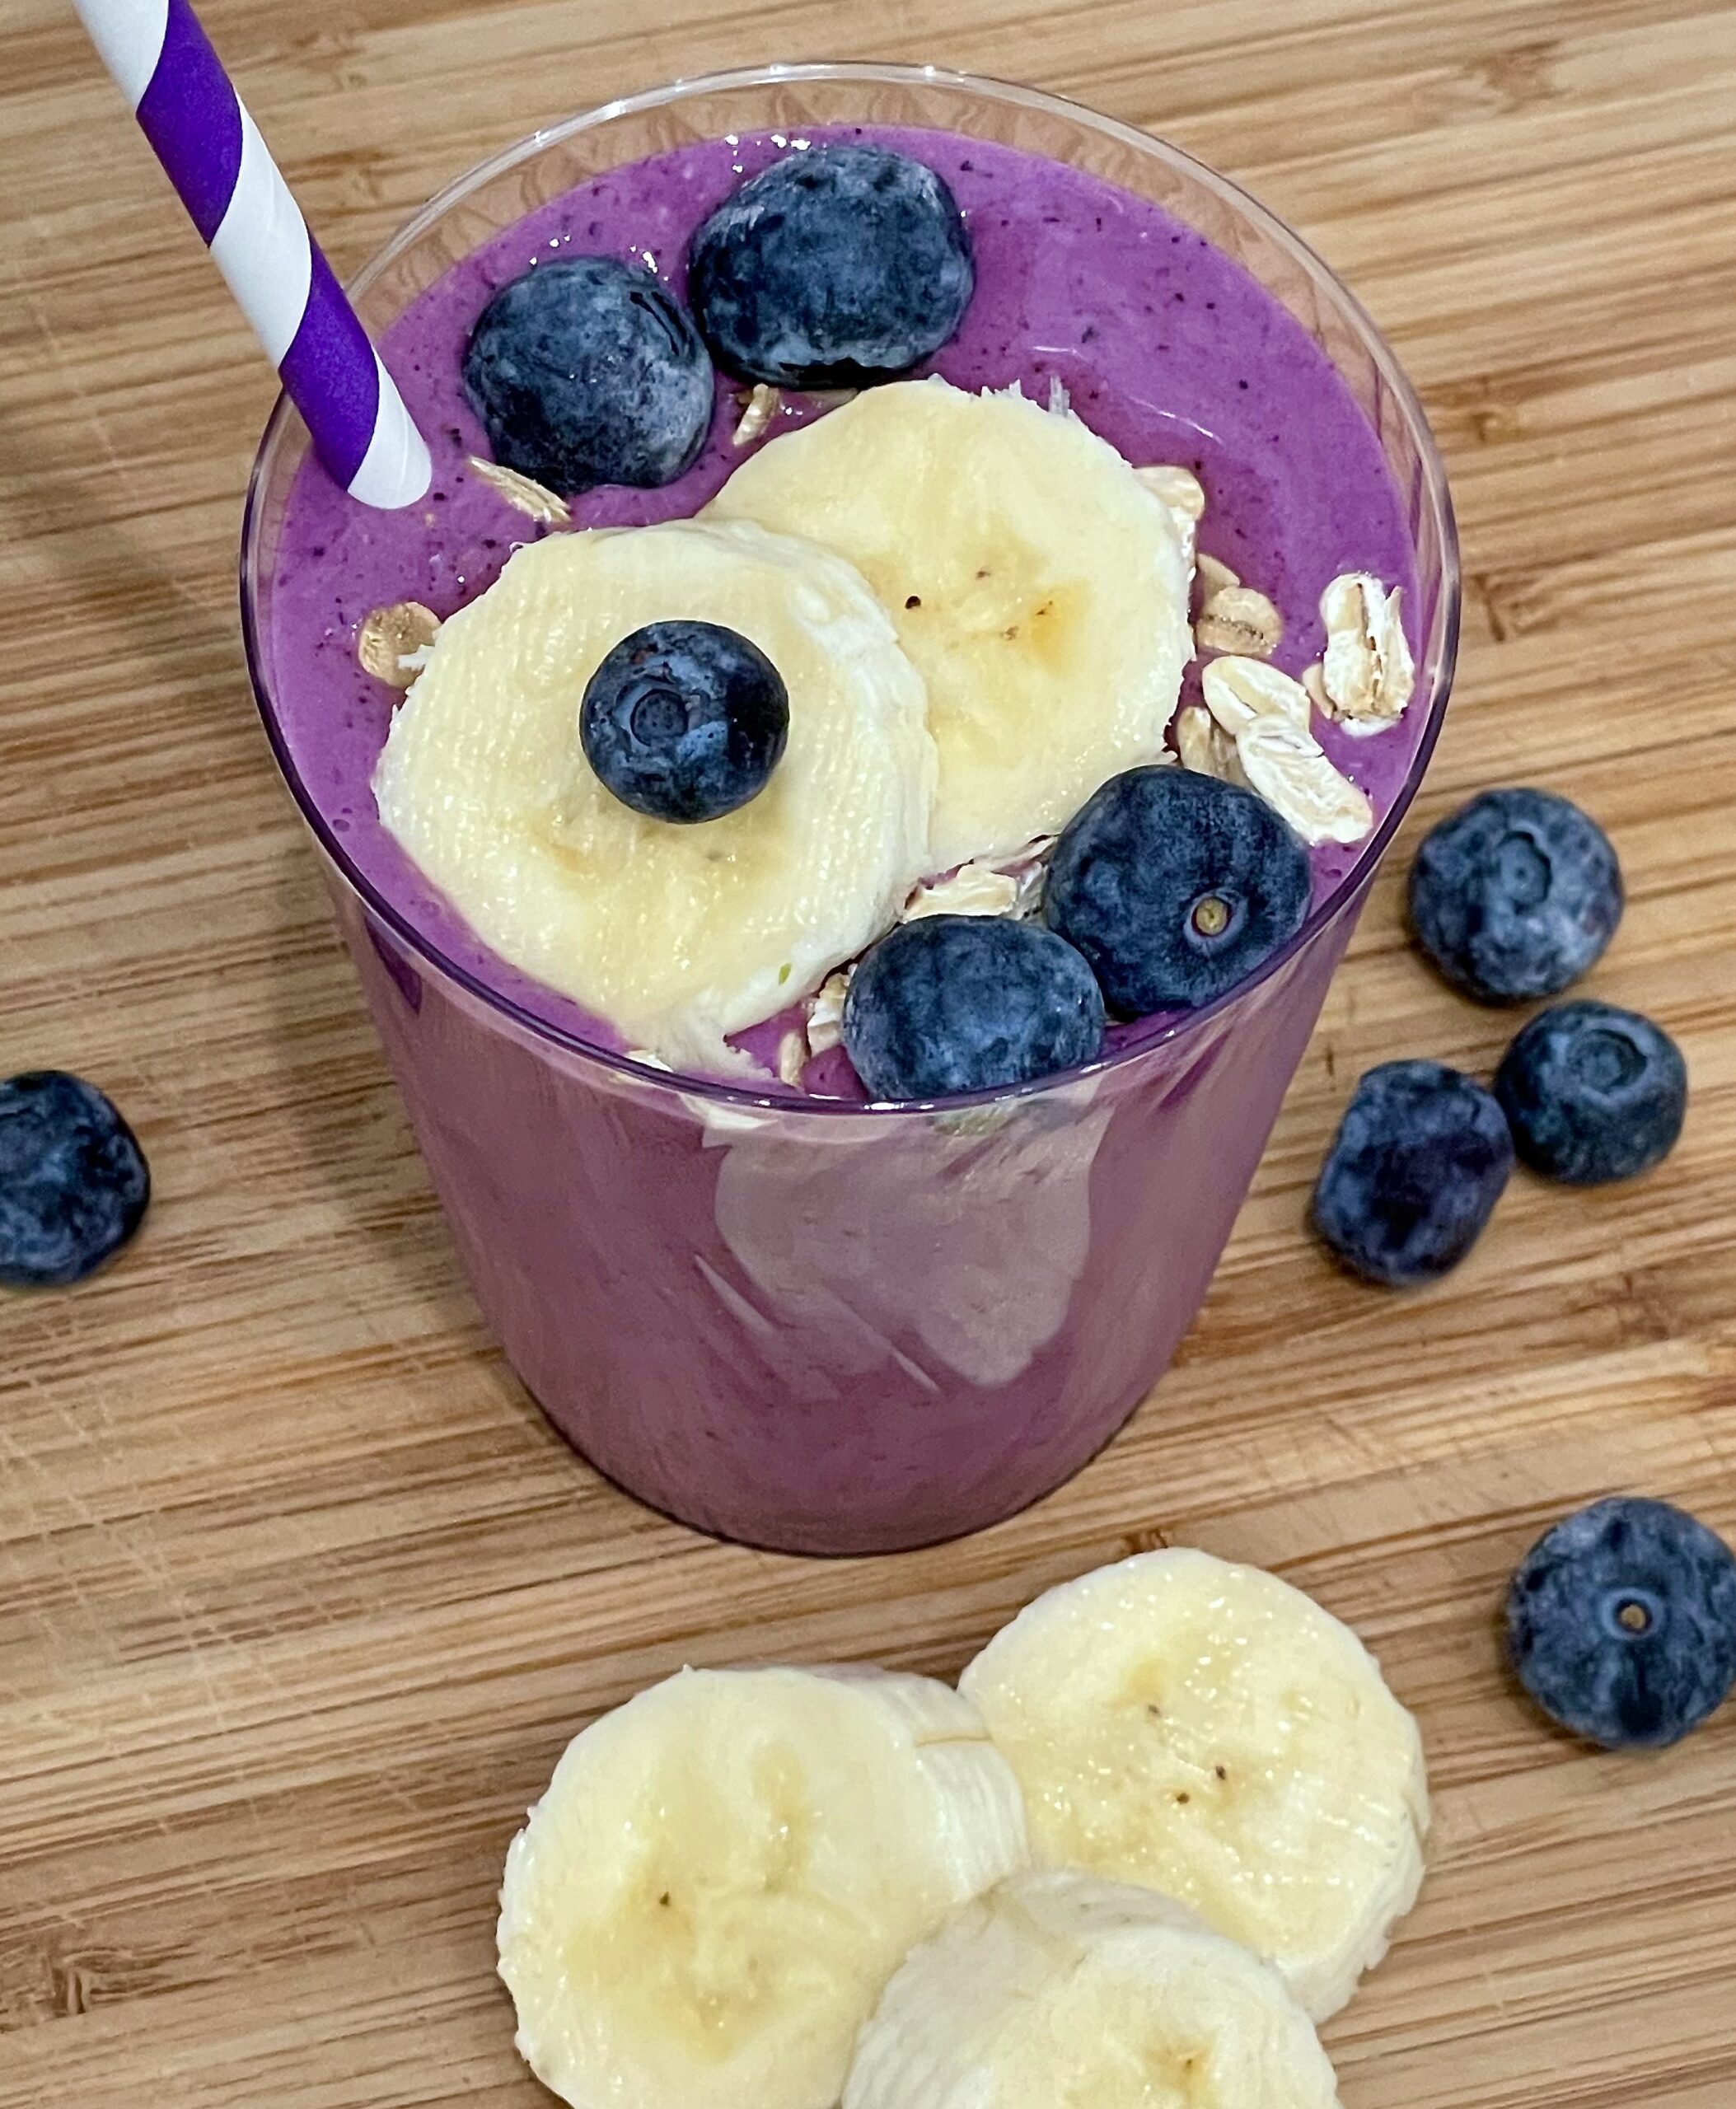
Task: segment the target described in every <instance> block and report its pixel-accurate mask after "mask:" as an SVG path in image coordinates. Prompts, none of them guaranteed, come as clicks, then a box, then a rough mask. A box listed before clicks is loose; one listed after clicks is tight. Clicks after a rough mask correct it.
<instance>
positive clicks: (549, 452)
mask: <svg viewBox="0 0 1736 2109" xmlns="http://www.w3.org/2000/svg"><path fill="white" fill-rule="evenodd" d="M464 385H465V387H466V390H468V392H469V395H470V400H471V401H472V403H474V404H475V406H476V413H477V415H478V416H479V417H480V419H482V422H483V423H484V425H485V426H486V427H487V428H488V434H489V442H490V443H491V444H492V445H493V447H494V459H495V460H496V461H498V462H501V463H502V464H503V465H504V466H506V467H507V468H508V469H516V470H518V472H519V473H520V475H526V476H531V477H533V478H534V479H536V482H538V483H539V484H543V485H544V486H545V488H547V489H550V490H552V491H558V492H560V493H564V494H566V495H568V496H572V495H573V494H575V493H578V492H580V491H587V490H590V489H592V487H593V486H594V485H596V484H635V485H637V486H639V488H641V489H649V488H653V487H654V486H656V485H657V484H671V483H673V482H674V481H675V479H676V477H677V476H679V475H682V474H683V473H684V472H685V471H686V470H688V469H690V468H691V467H692V465H693V464H694V461H695V460H696V459H697V457H698V456H699V452H700V449H701V447H704V444H705V435H706V433H707V432H708V431H709V429H710V427H711V414H712V406H713V402H714V395H715V392H716V391H715V386H714V376H713V374H712V367H711V361H710V359H709V357H708V356H707V354H706V351H705V347H704V343H703V342H702V341H701V339H700V333H699V332H698V330H695V328H694V326H693V323H692V320H691V319H690V317H689V316H687V315H686V314H685V313H684V312H683V311H681V309H680V308H679V307H677V306H676V304H675V302H673V301H672V300H671V298H670V297H669V296H668V294H667V292H664V290H663V288H662V287H661V286H660V285H659V284H658V283H657V281H656V279H655V278H653V277H652V276H651V274H650V273H649V272H648V271H645V270H643V269H637V268H634V267H631V266H629V265H628V264H622V263H620V262H618V261H617V260H615V258H614V257H611V256H574V257H569V258H564V259H563V260H561V261H559V262H558V263H552V264H538V265H537V266H536V269H534V270H531V271H526V273H525V274H524V276H523V277H522V278H514V279H513V280H512V283H510V284H509V285H505V286H503V287H502V288H501V289H500V291H499V292H498V293H496V294H495V295H494V298H493V299H492V300H491V301H490V302H489V304H488V306H486V307H485V308H484V310H483V311H482V315H481V317H480V320H478V322H477V324H476V326H475V329H474V330H472V331H471V332H470V344H469V345H468V346H467V347H466V351H465V354H464Z"/></svg>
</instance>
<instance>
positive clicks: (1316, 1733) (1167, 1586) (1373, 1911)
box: [959, 1550, 1429, 2021]
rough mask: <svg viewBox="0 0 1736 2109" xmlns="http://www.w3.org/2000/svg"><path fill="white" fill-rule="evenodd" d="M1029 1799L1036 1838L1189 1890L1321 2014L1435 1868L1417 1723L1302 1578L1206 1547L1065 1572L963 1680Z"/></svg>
mask: <svg viewBox="0 0 1736 2109" xmlns="http://www.w3.org/2000/svg"><path fill="white" fill-rule="evenodd" d="M959 1689H960V1690H962V1692H963V1693H964V1694H965V1695H966V1696H967V1697H968V1698H969V1699H971V1700H973V1701H974V1702H975V1704H976V1708H977V1710H978V1712H979V1713H980V1714H981V1715H982V1717H983V1719H984V1720H985V1722H986V1723H988V1727H989V1732H990V1734H991V1735H992V1736H993V1737H994V1741H995V1742H996V1743H997V1745H998V1746H999V1747H1000V1749H1001V1750H1002V1751H1004V1752H1005V1754H1006V1756H1007V1757H1008V1760H1009V1761H1010V1762H1011V1764H1012V1766H1013V1770H1014V1772H1016V1773H1017V1774H1018V1779H1019V1783H1020V1784H1021V1785H1022V1787H1023V1789H1024V1790H1025V1798H1026V1804H1027V1809H1028V1811H1029V1814H1030V1822H1031V1831H1032V1850H1033V1853H1034V1854H1035V1856H1036V1859H1037V1860H1038V1861H1039V1862H1040V1863H1046V1864H1049V1865H1060V1866H1069V1867H1076V1868H1083V1869H1085V1870H1087V1871H1088V1872H1089V1873H1093V1874H1096V1875H1100V1876H1102V1877H1105V1878H1111V1879H1114V1880H1116V1881H1122V1882H1139V1883H1143V1884H1144V1885H1146V1886H1147V1887H1150V1888H1152V1889H1154V1890H1160V1891H1162V1892H1164V1893H1165V1894H1166V1895H1167V1896H1172V1897H1176V1898H1179V1899H1180V1900H1181V1901H1182V1902H1183V1903H1184V1904H1186V1905H1188V1906H1191V1908H1192V1909H1193V1910H1196V1911H1197V1912H1198V1914H1199V1915H1200V1918H1201V1919H1203V1920H1205V1923H1206V1924H1208V1925H1209V1926H1210V1927H1212V1928H1213V1929H1214V1930H1215V1931H1217V1932H1218V1933H1220V1934H1227V1935H1228V1937H1229V1938H1231V1939H1233V1940H1237V1941H1240V1942H1241V1943H1242V1944H1243V1945H1244V1946H1245V1947H1247V1948H1251V1949H1252V1951H1253V1952H1255V1953H1256V1955H1260V1956H1263V1957H1266V1958H1267V1959H1268V1960H1269V1961H1270V1962H1272V1963H1273V1964H1274V1965H1275V1967H1276V1969H1277V1970H1278V1972H1279V1974H1280V1976H1282V1977H1283V1979H1284V1982H1285V1983H1286V1984H1287V1985H1289V1989H1290V1991H1291V1993H1292V1994H1293V1995H1294V1997H1295V1999H1297V2000H1298V2002H1299V2003H1300V2004H1301V2005H1302V2006H1303V2007H1304V2008H1306V2009H1307V2011H1308V2013H1310V2014H1311V2015H1312V2016H1313V2018H1314V2019H1315V2020H1317V2021H1321V2020H1324V2019H1325V2018H1327V2015H1329V2014H1331V2013H1336V2012H1337V2010H1338V2008H1340V2007H1341V2006H1342V2005H1343V2004H1344V2003H1345V2000H1346V1999H1349V1997H1350V1994H1351V1992H1352V1991H1353V1990H1355V1985H1356V1980H1357V1979H1358V1978H1359V1976H1361V1975H1362V1973H1363V1971H1365V1970H1367V1969H1369V1968H1370V1967H1372V1966H1373V1964H1375V1963H1377V1962H1378V1961H1379V1960H1380V1958H1381V1957H1382V1956H1383V1955H1384V1954H1385V1952H1386V1950H1387V1943H1388V1942H1389V1940H1390V1939H1391V1937H1392V1929H1393V1927H1394V1925H1395V1924H1396V1923H1397V1920H1399V1919H1400V1918H1401V1917H1402V1916H1403V1915H1404V1914H1405V1912H1406V1911H1407V1910H1409V1909H1410V1908H1411V1905H1412V1904H1413V1903H1414V1902H1415V1899H1416V1892H1417V1890H1418V1887H1419V1886H1420V1883H1421V1881H1422V1876H1423V1849H1422V1841H1423V1838H1424V1835H1425V1832H1426V1831H1427V1829H1428V1823H1429V1798H1428V1786H1427V1781H1426V1778H1425V1770H1424V1762H1423V1747H1422V1739H1421V1737H1420V1735H1419V1734H1418V1733H1417V1728H1416V1723H1415V1720H1414V1719H1412V1718H1411V1715H1410V1714H1408V1713H1407V1712H1406V1709H1404V1708H1403V1707H1402V1706H1401V1705H1400V1704H1399V1703H1398V1701H1397V1700H1396V1699H1395V1698H1394V1697H1393V1696H1392V1693H1391V1692H1390V1691H1389V1690H1387V1686H1386V1684H1385V1683H1384V1681H1383V1679H1382V1677H1381V1674H1380V1667H1379V1665H1378V1663H1377V1662H1375V1660H1374V1658H1373V1656H1372V1655H1371V1654H1370V1653H1369V1651H1368V1649H1367V1648H1364V1646H1363V1644H1362V1643H1361V1642H1360V1641H1359V1639H1357V1637H1356V1635H1355V1634H1354V1633H1352V1632H1351V1631H1350V1628H1349V1627H1348V1626H1345V1625H1341V1624H1340V1623H1339V1621H1338V1620H1336V1618H1334V1617H1332V1616H1331V1614H1330V1613H1329V1612H1327V1611H1323V1610H1322V1608H1321V1607H1320V1606H1319V1605H1318V1604H1317V1603H1315V1602H1313V1599H1312V1598H1311V1597H1305V1596H1304V1595H1303V1593H1302V1592H1301V1591H1300V1590H1299V1589H1293V1588H1291V1587H1290V1586H1289V1583H1286V1582H1281V1581H1280V1580H1279V1579H1278V1578H1277V1576H1276V1575H1274V1574H1266V1573H1265V1572H1264V1571H1263V1570H1262V1569H1259V1568H1256V1567H1242V1566H1238V1565H1235V1564H1232V1563H1230V1562H1228V1561H1226V1560H1216V1559H1214V1558H1213V1557H1212V1556H1211V1555H1210V1554H1208V1553H1203V1552H1194V1551H1186V1550H1173V1551H1167V1552H1153V1553H1146V1554H1141V1555H1138V1556H1137V1557H1136V1558H1135V1559H1132V1560H1123V1561H1121V1562H1120V1563H1119V1564H1117V1565H1116V1566H1112V1567H1105V1568H1100V1569H1097V1572H1096V1573H1094V1574H1087V1575H1084V1576H1083V1577H1081V1578H1080V1579H1079V1580H1078V1581H1076V1582H1069V1583H1064V1584H1063V1585H1062V1586H1061V1587H1060V1588H1055V1589H1051V1590H1050V1591H1049V1592H1048V1593H1047V1594H1046V1596H1042V1597H1038V1598H1037V1600H1036V1602H1035V1603H1033V1604H1031V1605H1029V1606H1027V1608H1026V1609H1025V1610H1024V1611H1022V1612H1021V1613H1020V1615H1019V1616H1018V1618H1016V1619H1014V1620H1013V1623H1012V1624H1011V1625H1008V1626H1007V1627H1005V1628H1004V1630H1002V1631H1001V1632H1000V1633H999V1634H996V1636H995V1638H994V1639H993V1640H991V1641H990V1643H989V1644H988V1646H987V1647H986V1648H985V1649H984V1650H983V1652H982V1653H981V1654H980V1655H979V1656H978V1657H977V1658H976V1660H975V1662H972V1663H971V1666H970V1667H969V1668H968V1669H967V1670H966V1672H965V1674H964V1676H963V1677H962V1679H961V1680H960V1683H959Z"/></svg>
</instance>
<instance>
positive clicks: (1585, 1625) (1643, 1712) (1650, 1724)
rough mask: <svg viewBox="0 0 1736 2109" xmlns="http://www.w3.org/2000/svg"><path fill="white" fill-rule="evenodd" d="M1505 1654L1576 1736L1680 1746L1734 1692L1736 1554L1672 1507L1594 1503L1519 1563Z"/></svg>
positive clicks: (1540, 1701) (1608, 1743)
mask: <svg viewBox="0 0 1736 2109" xmlns="http://www.w3.org/2000/svg"><path fill="white" fill-rule="evenodd" d="M1624 1613H1625V1614H1626V1617H1625V1618H1624V1616H1623V1615H1624ZM1629 1621H1631V1624H1630V1623H1629ZM1507 1650H1508V1654H1509V1658H1510V1659H1511V1661H1512V1663H1513V1667H1514V1673H1515V1674H1516V1675H1517V1676H1518V1680H1519V1682H1520V1683H1521V1684H1522V1685H1523V1686H1524V1687H1525V1689H1526V1690H1527V1691H1528V1692H1529V1693H1530V1695H1531V1696H1532V1699H1534V1700H1536V1701H1537V1705H1539V1706H1541V1707H1542V1709H1543V1711H1544V1712H1545V1713H1546V1714H1547V1715H1548V1716H1549V1718H1550V1719H1551V1720H1552V1721H1555V1722H1556V1723H1559V1724H1560V1726H1561V1727H1562V1728H1568V1729H1570V1730H1571V1731H1572V1732H1573V1733H1574V1734H1575V1735H1576V1736H1583V1737H1584V1738H1585V1739H1586V1741H1587V1742H1594V1743H1601V1744H1602V1745H1603V1747H1604V1749H1606V1750H1624V1749H1628V1748H1631V1747H1645V1748H1653V1749H1656V1748H1659V1747H1662V1746H1663V1745H1665V1744H1668V1743H1673V1742H1679V1741H1680V1740H1681V1738H1682V1737H1683V1736H1685V1735H1686V1734H1687V1733H1688V1731H1689V1730H1690V1729H1691V1728H1698V1727H1699V1725H1700V1723H1701V1722H1702V1721H1703V1720H1705V1719H1706V1717H1707V1715H1708V1714H1711V1713H1713V1712H1715V1710H1716V1709H1717V1708H1718V1707H1719V1706H1720V1705H1722V1704H1723V1702H1724V1700H1725V1698H1726V1697H1727V1696H1728V1695H1729V1690H1730V1688H1731V1686H1733V1685H1736V1554H1733V1553H1732V1552H1731V1550H1730V1549H1729V1546H1727V1545H1725V1543H1724V1541H1723V1539H1721V1538H1720V1537H1718V1536H1716V1535H1715V1533H1714V1532H1712V1531H1709V1530H1707V1528H1706V1526H1705V1525H1704V1524H1703V1523H1701V1522H1697V1521H1696V1518H1695V1517H1692V1516H1690V1515H1688V1514H1687V1513H1685V1512H1684V1511H1683V1510H1682V1509H1680V1508H1673V1507H1672V1506H1671V1505H1670V1503H1668V1502H1666V1501H1643V1500H1638V1499H1631V1498H1629V1497H1626V1496H1617V1497H1615V1498H1614V1499H1610V1500H1607V1501H1598V1502H1593V1503H1592V1505H1591V1507H1590V1508H1582V1509H1580V1510H1579V1513H1578V1514H1577V1515H1574V1516H1570V1517H1567V1518H1566V1519H1565V1522H1560V1523H1557V1524H1556V1526H1555V1527H1554V1529H1553V1530H1551V1531H1546V1532H1545V1533H1544V1535H1543V1536H1542V1537H1541V1538H1539V1539H1538V1541H1537V1543H1536V1544H1535V1545H1534V1546H1532V1549H1531V1550H1530V1551H1529V1552H1528V1554H1527V1555H1525V1558H1524V1560H1523V1561H1522V1562H1521V1563H1520V1565H1519V1568H1518V1573H1517V1574H1514V1578H1513V1583H1512V1586H1511V1588H1509V1591H1508V1595H1507Z"/></svg>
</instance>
